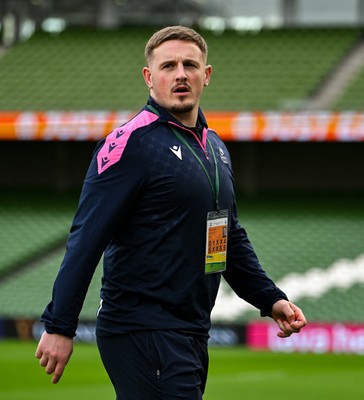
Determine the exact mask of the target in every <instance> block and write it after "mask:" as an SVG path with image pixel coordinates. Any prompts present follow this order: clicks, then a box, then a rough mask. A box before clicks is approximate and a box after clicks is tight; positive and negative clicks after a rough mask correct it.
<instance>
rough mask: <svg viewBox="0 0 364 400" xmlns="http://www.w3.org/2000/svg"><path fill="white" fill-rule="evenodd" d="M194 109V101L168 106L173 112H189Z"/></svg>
mask: <svg viewBox="0 0 364 400" xmlns="http://www.w3.org/2000/svg"><path fill="white" fill-rule="evenodd" d="M193 109H194V105H193V104H192V103H187V104H175V105H172V106H170V107H169V108H168V111H169V112H170V113H172V114H187V113H189V112H191V111H192V110H193Z"/></svg>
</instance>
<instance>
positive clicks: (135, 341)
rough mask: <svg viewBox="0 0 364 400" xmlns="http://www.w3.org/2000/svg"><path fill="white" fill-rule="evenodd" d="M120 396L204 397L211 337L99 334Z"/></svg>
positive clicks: (153, 399) (129, 399) (147, 399)
mask: <svg viewBox="0 0 364 400" xmlns="http://www.w3.org/2000/svg"><path fill="white" fill-rule="evenodd" d="M97 345H98V348H99V351H100V354H101V358H102V361H103V363H104V366H105V369H106V371H107V373H108V375H109V377H110V379H111V382H112V384H113V385H114V388H115V392H116V396H117V397H116V399H117V400H177V399H179V400H201V399H202V394H203V392H204V389H205V384H206V379H207V369H208V352H207V339H205V338H200V337H194V336H191V335H188V334H183V333H179V332H174V331H143V332H133V333H130V334H125V335H120V336H110V337H102V338H100V337H99V338H97Z"/></svg>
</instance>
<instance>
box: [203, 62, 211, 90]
mask: <svg viewBox="0 0 364 400" xmlns="http://www.w3.org/2000/svg"><path fill="white" fill-rule="evenodd" d="M211 74H212V67H211V65H206V67H205V80H204V83H203V84H204V86H208V84H209V83H210V79H211Z"/></svg>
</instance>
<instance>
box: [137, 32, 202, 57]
mask: <svg viewBox="0 0 364 400" xmlns="http://www.w3.org/2000/svg"><path fill="white" fill-rule="evenodd" d="M168 40H185V41H190V42H193V43H195V44H196V45H197V46H198V48H199V49H200V50H201V52H202V54H203V56H204V58H205V61H206V60H207V52H208V50H207V43H206V41H205V39H204V38H203V37H202V36H201V35H200V34H199V33H197V32H196V31H195V30H193V29H191V28H187V27H185V26H180V25H176V26H167V27H166V28H163V29H161V30H159V31H157V32H156V33H154V35H153V36H152V37H151V38H150V39H149V40H148V42H147V44H146V46H145V49H144V56H145V60H146V62H147V64H148V62H149V60H150V58H151V57H152V54H153V50H154V49H155V48H157V47H158V46H159V45H161V44H162V43H163V42H167V41H168Z"/></svg>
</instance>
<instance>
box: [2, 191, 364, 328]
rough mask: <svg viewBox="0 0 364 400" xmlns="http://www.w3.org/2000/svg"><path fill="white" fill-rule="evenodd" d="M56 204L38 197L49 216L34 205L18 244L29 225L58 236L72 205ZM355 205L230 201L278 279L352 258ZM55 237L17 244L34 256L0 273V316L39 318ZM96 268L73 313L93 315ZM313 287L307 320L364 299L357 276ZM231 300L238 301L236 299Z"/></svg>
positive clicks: (343, 315)
mask: <svg viewBox="0 0 364 400" xmlns="http://www.w3.org/2000/svg"><path fill="white" fill-rule="evenodd" d="M58 200H59V201H60V202H62V196H58ZM28 201H30V199H28ZM31 204H33V208H34V205H35V204H37V205H38V203H37V202H35V201H34V199H33V201H32V202H31ZM63 204H64V208H63V210H62V211H61V210H60V209H59V208H58V207H54V205H52V201H49V204H48V206H47V205H46V204H45V203H43V204H42V208H45V209H48V210H50V209H52V207H53V220H49V219H45V221H44V222H43V223H41V222H39V221H40V220H41V219H43V214H41V213H39V212H37V214H38V224H39V229H38V230H36V229H35V228H34V222H33V224H30V225H24V226H23V230H20V231H19V230H18V232H17V237H16V240H17V242H18V243H26V242H27V240H28V233H27V231H28V232H29V230H32V232H33V235H34V236H37V235H39V231H40V230H42V231H43V233H42V236H41V238H43V239H42V240H44V237H47V236H49V237H58V235H60V234H59V230H61V229H60V227H59V226H60V225H63V228H62V229H65V227H66V226H67V225H68V223H69V222H70V218H71V217H70V215H71V214H72V213H73V211H74V202H72V201H70V200H69V198H68V205H67V206H66V204H67V201H66V200H64V201H63ZM362 204H363V197H362V196H351V195H343V196H335V197H328V196H316V197H311V196H310V197H304V196H301V195H287V196H273V195H269V196H263V197H259V198H240V199H239V202H238V207H239V214H240V219H241V222H242V223H243V224H244V226H245V227H246V228H247V231H248V232H249V235H250V239H251V241H252V242H253V244H254V247H255V249H256V251H257V253H258V255H259V257H260V260H261V263H262V264H263V266H264V267H265V269H266V270H267V271H268V273H269V275H270V276H272V278H273V279H274V280H276V281H277V282H279V281H282V279H284V277H285V276H287V275H289V274H292V273H296V274H298V275H303V274H305V273H307V271H309V270H310V269H313V268H317V269H319V270H320V271H322V273H325V271H327V272H329V268H330V266H331V265H332V264H334V263H335V262H336V260H338V259H342V258H346V259H352V260H353V259H355V258H357V257H359V256H360V255H361V254H362V253H363V246H362V238H363V237H364V224H363V221H364V210H363V207H362ZM38 206H39V205H38ZM38 211H39V209H38ZM61 214H62V216H61V218H60V215H61ZM59 218H60V220H61V221H64V222H63V224H62V223H59V224H58V225H56V224H54V223H50V222H51V221H55V220H57V219H59ZM23 220H24V221H25V220H26V219H25V218H24V219H23ZM66 220H67V223H66ZM60 236H61V237H62V238H63V244H61V245H59V246H58V247H57V249H56V250H54V249H48V250H45V249H44V245H43V244H41V243H40V242H38V244H33V245H32V246H31V247H25V250H24V251H26V249H28V253H29V252H31V251H34V249H32V248H35V249H36V250H37V251H38V252H39V254H42V256H41V257H39V258H38V259H37V260H34V259H32V258H31V257H30V254H28V257H29V259H30V260H32V261H31V262H29V263H28V264H25V265H24V266H23V267H22V268H19V269H17V270H15V271H13V272H12V274H10V275H9V276H5V277H4V278H3V279H0V317H10V316H11V317H13V318H16V317H18V318H24V317H27V318H38V317H39V314H40V313H41V312H42V310H43V308H44V305H45V304H46V303H47V302H48V301H49V298H50V293H51V285H52V283H53V279H54V277H55V275H56V273H57V270H58V268H59V265H60V262H61V260H62V257H63V254H64V241H65V239H66V234H65V233H63V236H62V235H60ZM13 240H15V238H14V239H13ZM40 241H41V240H40ZM17 248H19V246H17ZM13 251H14V248H13ZM101 275H102V268H101V266H99V267H98V268H97V272H96V274H95V276H94V279H93V281H92V283H91V286H90V289H89V293H88V296H87V299H86V301H85V306H84V309H83V311H82V314H81V319H83V320H93V319H94V318H95V313H96V310H97V307H98V303H99V288H100V279H101ZM358 278H359V277H358ZM296 280H297V279H296ZM309 284H310V285H315V282H313V281H311V282H309ZM314 294H315V287H313V288H312V290H311V294H310V295H309V296H308V295H306V296H303V297H302V298H300V299H299V301H298V302H297V303H298V304H300V305H302V307H305V312H306V314H307V318H308V319H309V320H310V321H346V322H348V321H349V322H350V321H358V320H361V321H364V314H363V309H362V307H361V306H360V304H362V303H363V301H364V290H363V283H360V282H359V280H358V282H356V283H351V284H349V285H348V287H347V288H338V287H334V286H333V287H332V288H331V289H330V288H329V290H327V291H326V292H325V293H323V295H322V296H318V297H317V296H316V297H315V296H314ZM338 298H340V301H338ZM353 299H354V300H353ZM353 301H354V302H353ZM239 303H240V304H242V303H243V302H242V301H240V300H239ZM355 304H357V306H358V307H356V306H355ZM257 317H258V314H257V312H255V311H249V310H248V311H247V312H244V313H241V315H240V317H238V318H237V320H238V321H248V320H251V319H256V318H257Z"/></svg>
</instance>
